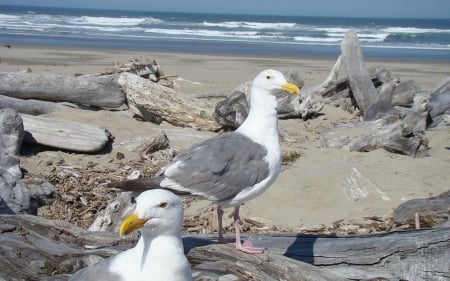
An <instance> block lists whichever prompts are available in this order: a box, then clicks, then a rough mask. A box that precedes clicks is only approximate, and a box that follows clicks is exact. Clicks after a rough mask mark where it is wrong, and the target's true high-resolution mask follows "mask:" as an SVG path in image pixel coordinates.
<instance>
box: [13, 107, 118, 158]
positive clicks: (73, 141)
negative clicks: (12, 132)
mask: <svg viewBox="0 0 450 281" xmlns="http://www.w3.org/2000/svg"><path fill="white" fill-rule="evenodd" d="M21 116H22V119H23V125H24V129H25V135H24V141H26V142H30V143H38V144H41V145H45V146H50V147H55V148H58V149H63V150H69V151H75V152H85V153H91V152H97V151H100V150H102V149H103V148H104V147H105V145H106V144H107V142H108V141H109V135H110V134H109V132H107V131H106V130H105V129H101V128H98V127H95V126H92V125H87V124H82V123H77V122H72V121H65V120H57V119H52V118H44V117H38V116H31V115H26V114H22V115H21Z"/></svg>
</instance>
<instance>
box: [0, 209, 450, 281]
mask: <svg viewBox="0 0 450 281" xmlns="http://www.w3.org/2000/svg"><path fill="white" fill-rule="evenodd" d="M449 230H450V229H449V228H439V229H427V230H420V231H407V232H394V233H388V234H379V235H370V236H345V237H326V236H311V235H296V234H291V233H278V234H265V235H263V234H261V235H259V234H255V235H251V237H248V236H247V235H245V237H244V238H250V239H251V240H252V242H253V243H254V244H255V245H256V246H264V247H266V248H267V250H266V252H265V253H264V254H261V255H248V254H244V253H241V252H239V251H236V250H235V249H234V248H233V247H232V246H230V245H217V244H216V242H215V241H216V239H217V235H196V236H190V237H185V238H184V239H183V242H184V246H185V251H186V252H187V256H188V259H189V261H190V263H191V265H192V267H193V273H194V276H196V278H194V280H296V281H297V280H304V281H309V280H315V281H316V280H336V281H337V280H344V278H345V280H348V279H351V280H417V278H419V279H420V280H446V278H448V277H449V273H448V268H449V266H450V251H449V247H450V231H449ZM229 237H231V236H229ZM227 238H228V236H227ZM134 244H135V240H130V238H125V239H119V237H118V235H117V234H112V233H109V232H91V231H86V230H83V229H80V228H77V227H75V226H72V225H71V224H69V223H67V222H63V221H50V220H46V219H44V218H40V217H35V216H22V215H17V216H5V215H3V216H0V272H2V277H3V278H6V280H9V279H11V278H13V279H33V280H34V279H39V280H54V281H55V280H67V278H68V276H69V275H70V274H72V273H73V272H75V271H77V270H78V269H80V268H81V267H85V266H88V265H90V264H93V263H96V262H98V261H100V260H102V259H103V258H105V257H109V256H111V255H115V254H117V253H118V252H120V251H123V250H125V249H127V248H130V247H133V245H134ZM25 253H26V254H25ZM225 276H226V277H225ZM219 277H221V278H222V279H218V278H219ZM201 278H204V279H201ZM207 278H211V279H207ZM223 278H228V279H223Z"/></svg>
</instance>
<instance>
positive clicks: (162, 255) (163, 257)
mask: <svg viewBox="0 0 450 281" xmlns="http://www.w3.org/2000/svg"><path fill="white" fill-rule="evenodd" d="M135 250H136V255H137V256H140V257H141V261H142V262H141V264H140V269H141V271H145V269H149V268H151V264H152V262H153V263H154V261H155V260H158V261H167V262H170V259H171V257H173V256H174V255H176V254H179V253H181V254H183V255H184V250H183V242H182V241H181V238H180V236H178V235H170V234H169V235H159V236H156V237H155V236H151V235H147V234H144V233H143V234H142V236H141V238H140V239H139V241H138V243H137V244H136V247H135Z"/></svg>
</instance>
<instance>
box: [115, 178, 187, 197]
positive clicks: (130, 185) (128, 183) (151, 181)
mask: <svg viewBox="0 0 450 281" xmlns="http://www.w3.org/2000/svg"><path fill="white" fill-rule="evenodd" d="M163 179H164V177H155V178H140V179H132V180H122V181H116V182H112V183H110V184H109V185H108V186H109V187H110V188H116V189H120V190H122V191H133V192H138V193H140V192H144V191H146V190H150V189H165V190H168V191H171V192H173V193H174V194H176V195H191V193H189V192H187V191H180V190H176V189H173V188H168V187H161V185H160V184H161V181H162V180H163Z"/></svg>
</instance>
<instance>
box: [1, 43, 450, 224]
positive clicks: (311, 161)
mask: <svg viewBox="0 0 450 281" xmlns="http://www.w3.org/2000/svg"><path fill="white" fill-rule="evenodd" d="M141 56H142V57H150V58H152V59H154V60H156V61H157V62H158V64H160V65H161V67H162V69H163V70H164V72H165V73H166V74H168V75H177V77H176V78H173V79H172V80H173V81H174V83H175V87H176V88H177V89H178V90H179V91H180V92H181V93H183V94H186V95H192V96H194V97H195V96H202V95H211V96H214V95H217V96H226V95H228V94H230V93H231V91H232V90H233V89H234V88H236V87H237V86H239V85H240V84H242V83H243V82H245V81H248V80H251V79H253V78H254V76H255V75H256V74H257V73H259V72H260V71H261V70H263V69H266V68H274V69H278V70H280V71H286V70H288V69H293V70H297V71H299V72H300V74H301V75H302V78H303V79H304V82H305V85H304V87H306V88H307V87H311V86H314V85H316V84H318V83H320V82H321V81H323V80H324V79H325V78H326V77H327V76H328V74H329V71H330V69H331V68H332V66H333V65H334V62H335V61H333V60H327V59H320V58H286V57H283V58H276V57H237V56H220V55H215V56H212V55H198V54H184V53H155V52H136V51H127V50H106V49H82V48H76V49H72V48H58V47H45V46H19V45H13V46H12V48H10V49H9V48H6V47H3V46H2V47H0V59H1V63H0V72H5V71H6V72H11V71H25V70H27V69H28V68H30V69H31V70H32V71H33V72H43V71H48V72H53V73H60V74H67V75H73V74H95V73H101V72H102V71H104V70H105V69H106V68H107V67H109V66H112V65H114V63H124V62H127V61H128V60H129V59H132V58H135V57H141ZM366 64H367V66H378V65H382V66H384V67H385V68H387V69H388V70H390V71H391V72H392V73H393V74H394V75H396V76H398V77H400V79H401V80H415V81H416V82H417V83H418V85H420V86H421V87H422V89H423V90H425V91H426V90H429V89H431V88H433V86H434V85H436V84H437V83H438V82H440V81H442V80H443V79H445V78H446V77H449V76H450V64H449V63H436V62H433V63H428V62H406V61H367V62H366ZM341 72H343V70H341ZM341 75H343V74H342V73H341ZM214 102H216V101H215V100H212V101H211V104H214ZM322 112H323V113H325V115H324V116H322V117H320V118H316V119H312V120H308V121H303V120H281V121H280V127H281V131H282V133H283V135H284V136H285V137H286V139H292V138H295V139H296V140H297V141H293V142H290V141H286V140H285V141H283V143H282V145H283V149H290V150H296V151H298V152H299V153H300V157H299V158H298V159H297V160H296V161H295V162H294V163H292V164H291V165H289V166H284V167H283V171H282V173H281V175H280V177H279V178H278V180H277V181H276V182H275V183H274V185H273V186H272V187H271V188H270V189H269V190H268V191H267V192H266V193H264V194H263V195H262V196H260V197H258V198H257V199H255V200H252V201H251V202H248V203H246V204H245V206H243V207H242V208H241V210H242V212H241V216H242V217H243V218H252V217H259V218H264V219H266V220H268V221H269V224H271V225H276V226H278V227H279V229H290V230H296V229H300V228H304V227H314V226H318V225H330V224H332V223H333V222H335V221H337V220H341V219H342V220H345V221H346V222H349V223H350V222H361V221H363V220H364V218H365V217H369V216H378V217H387V216H389V215H391V213H392V210H393V208H395V207H397V206H398V205H399V204H400V203H402V202H404V201H406V200H409V199H413V198H422V197H429V196H433V195H437V194H440V193H442V192H444V191H447V190H449V189H450V184H449V183H450V173H449V171H450V150H449V148H450V131H448V130H445V131H442V130H441V131H427V137H428V138H429V141H430V144H429V146H430V148H431V149H430V156H429V157H425V158H416V159H415V158H411V157H408V156H403V155H398V154H393V153H389V152H386V151H384V150H376V151H373V152H370V153H358V152H349V151H345V150H338V149H324V148H320V147H319V142H318V138H319V135H320V132H321V131H322V130H323V129H324V128H327V127H328V126H329V125H330V124H332V123H335V122H337V121H344V122H345V120H350V119H352V118H353V117H354V116H353V115H352V114H350V113H347V112H344V111H342V110H341V109H339V108H335V107H331V106H328V105H326V106H325V107H324V109H323V110H322ZM51 115H52V117H55V118H62V119H67V120H74V121H82V122H86V123H90V124H93V125H97V126H100V127H103V128H106V129H107V130H108V131H110V132H111V134H112V135H113V136H114V137H115V144H116V145H114V146H113V151H112V152H111V154H110V155H77V154H73V153H63V152H54V151H52V152H41V153H38V154H35V155H32V156H29V155H28V156H26V157H22V159H21V161H22V162H21V166H23V167H24V168H25V169H26V170H28V171H29V173H36V174H45V171H44V170H45V169H46V168H45V167H43V166H44V165H42V164H41V163H43V161H45V159H48V158H51V157H52V155H54V154H55V153H58V154H59V155H63V157H64V158H67V159H69V160H67V161H70V162H71V163H73V164H74V165H81V166H83V165H86V163H87V162H89V161H92V160H93V159H94V160H95V161H96V162H98V163H100V164H99V165H105V166H107V165H110V164H111V163H110V159H111V155H115V153H116V152H117V151H122V152H123V151H125V150H124V149H123V147H122V146H121V145H119V144H120V143H122V142H126V141H127V140H129V139H132V138H136V137H139V136H146V135H149V134H154V133H155V132H157V131H160V130H165V131H167V132H168V137H169V141H170V144H171V146H173V147H175V148H176V149H178V150H182V149H185V148H187V147H189V146H190V145H192V144H193V143H195V142H199V141H201V140H203V139H205V138H207V137H210V136H212V135H213V133H210V132H196V131H193V130H190V131H189V133H188V134H189V135H190V136H191V137H189V138H185V137H183V136H184V135H183V134H182V132H183V130H184V131H188V129H180V128H175V127H173V126H171V125H169V124H165V123H163V124H162V125H159V126H158V125H155V124H151V123H142V122H139V121H136V120H133V119H131V118H129V117H126V116H120V115H113V114H110V113H108V112H89V113H86V115H84V116H80V115H77V114H75V113H74V114H70V112H64V113H54V114H51ZM135 156H136V155H133V154H131V153H128V154H126V155H125V157H130V159H131V158H133V157H135ZM43 171H44V172H43ZM47 173H50V171H47ZM355 175H360V180H361V182H360V185H363V186H365V187H366V190H367V194H366V196H365V197H363V198H360V199H359V200H354V199H352V198H351V197H350V196H349V194H347V193H346V191H345V188H344V186H345V182H346V180H347V179H349V178H350V177H352V176H353V177H354V176H355ZM206 209H208V210H209V207H208V202H206V201H199V202H197V203H195V204H192V205H191V206H190V208H189V209H188V210H186V214H187V215H189V214H193V213H195V212H198V211H199V210H206ZM229 211H231V210H229Z"/></svg>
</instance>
